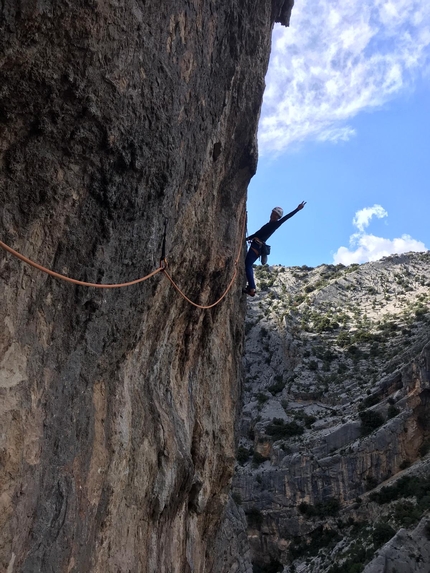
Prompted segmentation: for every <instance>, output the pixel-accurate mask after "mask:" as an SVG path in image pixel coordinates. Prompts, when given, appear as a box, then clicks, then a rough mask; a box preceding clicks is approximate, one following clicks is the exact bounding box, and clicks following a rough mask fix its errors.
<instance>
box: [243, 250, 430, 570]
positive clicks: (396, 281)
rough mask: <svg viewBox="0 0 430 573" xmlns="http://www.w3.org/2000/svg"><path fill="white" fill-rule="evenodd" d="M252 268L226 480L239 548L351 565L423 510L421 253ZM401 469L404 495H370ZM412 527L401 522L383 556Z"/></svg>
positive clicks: (428, 359)
mask: <svg viewBox="0 0 430 573" xmlns="http://www.w3.org/2000/svg"><path fill="white" fill-rule="evenodd" d="M255 274H256V278H257V289H258V290H257V296H256V297H255V298H254V299H252V300H250V301H249V302H248V313H247V318H246V331H247V336H246V343H245V371H246V380H245V384H244V393H243V407H242V414H241V422H240V445H239V448H238V454H237V462H238V463H237V466H236V473H235V477H234V482H233V492H234V493H233V495H234V498H235V499H236V500H237V501H238V503H240V504H241V507H242V509H243V510H244V512H245V514H246V516H247V533H248V540H249V543H250V548H251V560H252V562H253V565H254V567H255V571H260V570H261V571H266V570H270V571H272V570H273V571H281V570H283V571H284V573H292V572H293V571H302V572H303V573H304V572H305V571H306V573H327V572H329V573H340V572H342V573H352V572H353V571H361V570H363V569H364V567H365V565H366V564H367V563H369V562H370V561H371V560H372V558H373V556H374V555H375V554H376V552H377V551H378V550H380V551H382V549H380V548H381V545H382V544H383V543H385V542H386V541H388V540H389V539H390V537H393V536H394V534H395V533H396V531H400V530H401V529H402V528H405V527H412V526H414V525H415V524H416V523H417V521H418V520H419V519H421V518H422V517H423V516H427V517H426V520H428V513H429V507H430V505H429V504H430V497H426V496H430V480H429V478H428V476H429V475H430V470H429V465H428V461H429V459H428V453H429V451H430V440H429V436H430V434H429V430H430V426H429V423H428V419H429V413H430V411H429V388H430V337H429V324H430V293H429V289H428V287H429V286H430V253H429V252H426V253H409V254H404V255H401V256H392V257H387V258H386V259H383V260H382V261H377V262H374V263H367V264H364V265H360V266H358V265H355V266H354V265H353V266H350V267H344V266H343V265H338V266H336V267H335V266H333V265H322V266H321V267H317V268H316V269H311V268H309V267H291V268H284V267H268V266H264V267H261V266H259V267H257V268H256V270H255ZM426 456H427V457H426ZM405 476H406V477H407V478H408V479H409V478H413V479H414V480H415V482H413V483H414V484H415V485H414V487H412V486H411V487H410V490H407V491H408V493H407V494H406V493H405V492H404V491H403V492H402V494H401V495H400V494H399V495H397V494H396V495H393V498H392V499H391V504H390V503H388V502H386V501H385V500H384V501H381V502H380V503H379V502H378V501H377V499H378V496H377V495H375V492H378V491H379V490H380V489H381V488H383V487H394V485H395V484H396V483H397V480H399V479H401V478H403V477H405ZM417 484H418V485H417ZM424 494H425V495H424ZM372 495H373V497H372ZM426 520H425V521H426ZM426 522H427V521H426ZM384 527H386V529H385V530H384ZM423 531H424V533H425V534H427V533H426V532H427V531H428V530H427V529H426V528H425V526H424V525H423V527H421V528H418V529H417V533H416V535H415V533H412V532H410V531H409V532H408V533H407V534H405V532H404V531H403V533H399V537H398V538H397V537H395V538H394V539H393V540H392V541H393V542H392V544H391V545H392V549H393V551H391V550H390V548H389V547H388V548H387V550H386V553H387V559H392V558H393V555H394V558H397V557H396V556H399V551H398V545H399V543H398V542H399V540H402V539H403V538H404V537H405V535H406V537H408V536H412V538H413V540H414V541H413V543H415V545H417V546H418V545H419V541H417V540H416V539H415V537H416V536H417V539H418V540H419V539H422V538H423ZM408 539H409V537H408ZM411 543H412V542H411ZM406 547H407V548H409V545H407V546H406ZM359 548H360V549H359ZM384 551H385V549H384ZM403 553H404V555H403V556H402V559H405V563H406V565H405V567H407V566H408V565H407V563H408V559H407V555H408V549H405V551H404V552H403ZM384 554H385V553H384ZM394 558H393V559H394ZM421 558H422V559H421V561H420V562H421V563H423V567H424V569H422V570H425V566H426V567H428V563H429V562H428V556H427V554H426V552H423V555H422V556H421ZM375 563H376V565H375V567H376V568H377V567H378V564H380V559H379V560H377V561H375ZM393 563H394V561H393ZM393 567H395V564H393ZM371 570H372V571H373V570H375V571H376V569H371ZM378 570H379V569H378ZM389 570H390V571H391V569H389ZM406 570H407V569H405V568H403V569H402V571H406ZM410 570H412V569H410ZM387 571H388V569H387Z"/></svg>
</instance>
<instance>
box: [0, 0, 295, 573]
mask: <svg viewBox="0 0 430 573" xmlns="http://www.w3.org/2000/svg"><path fill="white" fill-rule="evenodd" d="M291 5H292V2H291V1H287V2H285V1H282V0H273V1H272V2H256V1H254V0H245V1H244V2H235V1H230V0H229V1H228V2H222V3H220V2H213V1H209V2H205V3H202V2H199V1H176V0H175V1H174V2H173V1H168V2H162V3H160V2H157V3H156V2H146V1H142V2H138V1H131V0H124V1H119V2H113V1H108V2H98V1H91V2H84V1H76V2H73V3H69V2H66V3H53V2H49V1H47V2H33V3H31V2H21V3H17V2H15V1H13V0H5V1H4V2H2V5H1V7H0V23H1V30H0V46H1V47H0V53H1V58H0V129H1V138H0V201H1V206H2V230H1V235H2V237H1V238H2V240H3V241H4V242H5V243H8V244H9V245H11V246H12V247H13V248H15V249H17V250H18V251H20V252H22V253H23V254H24V255H26V256H28V257H30V258H31V259H34V260H36V261H37V262H39V263H41V264H43V265H45V266H47V267H50V268H52V269H54V270H56V271H57V272H60V273H64V274H67V275H69V276H72V277H75V278H78V279H82V280H87V281H89V282H105V283H117V282H123V281H127V280H131V279H134V278H137V277H139V276H142V275H145V274H147V273H148V272H150V271H152V270H153V269H154V268H156V267H157V266H158V261H159V258H160V253H161V247H162V240H163V228H164V221H165V218H167V219H168V225H167V258H168V264H169V271H170V272H171V274H172V275H173V276H174V278H175V280H176V281H177V283H178V284H179V285H180V287H181V288H182V289H183V290H184V291H185V292H186V294H187V295H188V296H189V297H190V298H191V299H193V300H198V301H200V302H201V303H203V304H204V303H211V302H212V301H214V300H216V299H217V297H218V296H219V295H220V294H221V293H222V292H223V291H224V290H225V288H226V285H227V284H228V281H229V279H230V277H231V275H232V273H233V270H234V269H233V266H234V259H235V256H236V252H237V249H238V246H240V243H241V241H242V236H241V228H242V227H241V222H242V220H243V216H244V209H245V197H246V187H247V184H248V182H249V179H250V177H251V176H252V175H253V173H254V171H255V168H256V160H257V152H256V143H255V141H256V139H255V133H256V126H257V121H258V116H259V110H260V105H261V98H262V93H263V89H264V75H265V71H266V67H267V62H268V56H269V48H270V34H271V28H272V25H273V22H274V21H275V20H278V21H281V22H283V23H284V24H286V23H287V20H288V17H289V11H290V10H291ZM0 276H1V283H0V288H1V292H0V300H1V318H0V320H1V324H2V325H4V327H3V329H2V330H1V332H0V368H1V370H0V394H1V396H0V410H1V417H0V420H1V422H0V436H1V443H0V456H1V468H0V487H1V496H0V508H1V511H0V531H1V542H0V569H1V570H4V571H8V573H13V572H17V571H20V572H31V573H35V572H37V571H43V572H46V571H55V572H56V573H60V572H62V571H64V572H65V571H68V572H70V573H72V572H75V573H77V572H83V571H85V572H89V571H94V572H96V571H100V572H101V571H103V572H110V571H112V572H113V571H115V573H116V572H119V571H121V572H122V571H124V572H126V571H127V572H130V571H132V572H138V571H139V572H145V573H147V572H155V571H157V572H163V571H169V572H178V573H179V572H180V573H185V572H197V571H211V570H214V568H216V567H217V568H218V569H216V570H220V568H219V567H220V566H219V565H217V556H216V555H215V554H214V551H213V548H214V546H215V538H216V535H217V532H218V529H219V523H220V519H221V516H222V514H223V510H224V506H225V504H226V500H227V492H228V489H229V484H230V480H231V476H232V471H233V460H234V449H235V444H234V431H233V428H234V418H235V414H236V407H237V400H238V396H239V391H240V372H241V353H242V323H243V316H244V308H243V306H242V304H241V302H240V300H241V297H240V296H239V292H240V287H241V284H240V280H239V281H237V282H236V284H235V287H234V289H233V290H232V292H231V293H230V294H229V295H228V298H227V299H226V300H225V302H224V303H223V304H222V305H220V306H217V307H215V308H214V309H212V310H209V311H205V312H203V311H201V310H198V309H195V308H193V307H192V306H190V305H189V304H188V303H187V302H185V301H184V300H183V299H182V298H180V297H179V295H178V293H177V292H175V291H174V290H173V288H171V286H170V285H169V283H168V282H167V280H166V279H165V277H163V276H162V275H160V274H159V275H157V276H156V277H154V278H153V279H151V280H149V281H147V282H145V283H143V284H140V285H136V286H133V287H130V288H127V289H123V290H117V291H115V290H95V289H86V288H82V287H77V286H72V285H69V284H65V283H61V282H57V281H55V280H53V279H52V278H50V277H48V276H47V275H45V274H42V273H40V272H38V271H35V270H34V269H32V268H29V267H28V266H26V265H23V264H22V263H21V262H19V261H17V260H15V259H13V258H11V257H10V256H9V255H8V254H5V253H3V252H2V253H1V254H0Z"/></svg>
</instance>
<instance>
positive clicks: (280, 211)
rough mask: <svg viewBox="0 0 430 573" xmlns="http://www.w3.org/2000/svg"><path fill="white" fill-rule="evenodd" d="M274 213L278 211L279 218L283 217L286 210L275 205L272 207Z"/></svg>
mask: <svg viewBox="0 0 430 573" xmlns="http://www.w3.org/2000/svg"><path fill="white" fill-rule="evenodd" d="M272 212H273V213H277V214H278V215H279V218H281V217H282V215H283V214H284V210H283V209H282V207H274V208H273V209H272Z"/></svg>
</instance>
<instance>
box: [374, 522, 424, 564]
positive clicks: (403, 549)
mask: <svg viewBox="0 0 430 573" xmlns="http://www.w3.org/2000/svg"><path fill="white" fill-rule="evenodd" d="M428 523H429V522H428V520H427V519H422V520H421V522H420V523H419V525H418V526H417V527H416V528H415V529H414V530H413V531H407V530H406V529H401V530H400V531H398V532H397V534H396V535H395V536H394V537H393V538H392V539H391V540H390V541H389V542H388V543H387V544H386V545H384V547H383V548H382V549H381V550H380V552H379V555H378V556H377V557H375V559H373V560H372V561H371V562H370V563H369V564H368V565H366V567H365V568H364V570H363V573H427V572H428V571H430V544H429V534H428V529H427V531H426V527H428Z"/></svg>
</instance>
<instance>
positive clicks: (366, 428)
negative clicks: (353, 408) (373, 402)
mask: <svg viewBox="0 0 430 573" xmlns="http://www.w3.org/2000/svg"><path fill="white" fill-rule="evenodd" d="M359 416H360V420H361V435H362V436H367V435H368V434H370V433H371V432H373V430H375V429H376V428H379V426H382V424H383V423H384V418H383V416H382V414H380V413H379V412H375V411H373V410H364V412H360V413H359Z"/></svg>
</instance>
